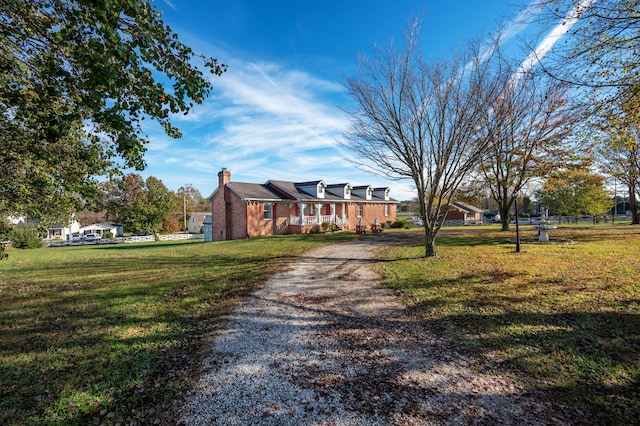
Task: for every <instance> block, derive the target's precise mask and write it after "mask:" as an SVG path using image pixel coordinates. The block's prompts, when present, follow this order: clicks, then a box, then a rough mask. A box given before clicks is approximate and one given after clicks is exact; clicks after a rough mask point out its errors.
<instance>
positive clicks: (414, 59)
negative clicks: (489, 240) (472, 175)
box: [344, 19, 501, 257]
mask: <svg viewBox="0 0 640 426" xmlns="http://www.w3.org/2000/svg"><path fill="white" fill-rule="evenodd" d="M419 32H420V20H418V19H416V20H414V21H412V22H410V24H409V25H408V29H407V32H406V34H405V40H404V45H403V46H402V48H401V49H397V48H396V47H395V46H394V44H393V42H390V43H389V44H388V45H386V46H383V47H380V46H376V47H375V50H374V55H373V58H372V59H368V58H366V57H364V56H361V57H359V58H358V69H357V73H356V75H355V76H353V77H348V78H347V79H346V82H345V87H346V89H347V90H348V92H349V94H350V95H351V97H352V98H353V100H354V102H355V105H356V107H355V108H353V109H350V110H347V111H346V112H347V113H348V114H349V117H350V119H351V127H350V129H349V130H348V132H346V133H345V142H344V144H345V145H346V147H347V148H349V149H351V150H352V151H353V152H354V153H355V154H356V162H357V163H358V165H359V166H361V167H363V168H365V169H367V170H370V171H372V172H374V173H378V174H381V175H383V176H386V177H388V178H392V179H410V180H412V181H413V183H414V184H415V187H416V189H417V192H418V202H419V204H420V216H421V217H422V219H423V222H424V229H425V256H426V257H430V256H435V255H436V246H435V238H436V234H437V233H438V231H439V230H440V228H441V226H442V222H443V220H444V217H445V215H446V210H447V208H448V207H447V206H448V204H449V202H450V200H451V197H452V196H453V194H454V192H455V191H456V189H457V187H458V186H459V185H460V183H461V182H462V181H463V179H464V178H465V176H466V175H467V174H468V173H469V172H470V171H471V170H473V169H474V168H475V167H476V166H477V164H478V161H479V159H480V158H481V156H482V154H483V153H484V150H485V148H486V144H487V140H486V138H479V137H478V129H479V127H480V123H481V122H482V120H483V118H484V117H486V109H487V106H488V105H489V104H490V102H487V100H488V99H491V98H495V96H496V95H497V94H498V93H499V92H500V89H501V88H499V87H498V86H497V84H496V83H497V82H495V81H494V82H493V83H490V82H488V80H487V78H488V76H489V73H488V63H487V61H485V60H484V59H485V58H484V52H483V51H481V49H480V48H479V43H478V44H477V45H474V46H475V47H473V46H471V47H468V48H467V49H465V50H464V51H463V52H462V53H461V54H457V55H454V57H453V59H451V60H448V61H445V60H432V61H427V60H426V59H425V58H424V56H423V55H422V53H421V50H420V48H419V46H418V41H419V37H418V35H419Z"/></svg>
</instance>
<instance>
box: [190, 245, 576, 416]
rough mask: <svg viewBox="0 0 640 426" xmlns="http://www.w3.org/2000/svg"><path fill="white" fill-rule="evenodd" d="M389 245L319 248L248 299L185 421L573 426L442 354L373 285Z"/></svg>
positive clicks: (513, 384)
mask: <svg viewBox="0 0 640 426" xmlns="http://www.w3.org/2000/svg"><path fill="white" fill-rule="evenodd" d="M387 240H388V237H386V236H369V237H368V238H363V239H361V240H358V241H354V242H349V243H345V244H340V245H334V246H327V247H323V248H321V249H318V250H315V251H313V252H311V253H309V254H307V255H305V256H304V257H302V258H301V259H300V260H299V261H298V262H297V263H295V264H293V265H291V268H290V270H288V271H286V272H283V273H281V274H279V275H277V276H274V277H273V278H272V279H271V280H270V281H269V282H268V283H267V284H266V285H265V286H264V287H263V288H262V289H260V290H259V291H257V292H256V293H254V294H253V295H252V296H251V297H250V298H249V300H247V302H246V304H244V305H243V306H242V307H241V308H239V309H238V310H237V311H236V312H234V313H233V314H232V315H231V317H230V321H229V323H228V325H227V326H226V327H225V328H224V329H223V331H222V332H221V333H220V334H219V335H218V337H217V338H216V340H215V342H214V344H213V347H212V348H211V355H210V356H209V357H208V358H207V359H206V360H205V366H204V367H205V368H204V371H205V374H204V375H203V376H202V377H201V380H200V383H199V384H198V386H197V387H196V389H195V390H194V391H193V392H192V393H191V394H190V395H189V397H188V399H187V403H186V405H185V406H184V410H183V412H182V414H181V422H182V423H183V424H187V425H212V424H220V425H254V424H260V425H389V424H391V425H394V424H395V425H412V424H414V425H442V424H486V425H495V424H534V425H535V424H545V425H546V424H567V423H570V422H568V421H567V420H566V419H563V418H562V417H561V415H559V414H558V412H557V411H558V407H551V406H548V405H546V404H544V403H542V402H540V401H536V400H535V398H534V397H533V396H531V395H530V394H527V393H526V392H525V391H524V387H523V385H522V384H520V383H518V382H517V381H515V380H514V379H513V378H510V377H507V376H502V375H500V374H497V373H494V372H492V371H491V370H490V369H487V368H481V367H482V366H481V365H480V361H478V360H474V359H470V358H466V357H463V356H461V355H459V354H457V353H455V352H454V351H452V350H450V349H449V348H448V347H447V342H446V341H445V340H442V339H438V338H435V337H434V336H433V335H431V334H430V333H429V330H425V329H424V328H423V327H421V326H420V325H419V324H418V323H417V322H416V321H414V320H413V319H412V317H411V315H410V314H409V313H408V312H406V310H405V309H404V308H403V306H402V304H401V303H400V302H399V300H398V298H397V297H396V296H395V295H394V294H393V292H391V291H389V290H387V289H384V288H381V287H379V286H378V283H379V277H378V276H377V275H376V274H375V273H374V272H373V270H372V268H371V265H372V262H373V260H372V259H371V258H372V255H373V251H374V250H375V249H376V248H377V247H379V245H380V244H385V243H388V241H387ZM554 412H555V413H554Z"/></svg>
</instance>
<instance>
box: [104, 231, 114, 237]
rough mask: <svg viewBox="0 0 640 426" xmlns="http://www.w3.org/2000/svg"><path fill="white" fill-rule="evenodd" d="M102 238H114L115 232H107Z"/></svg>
mask: <svg viewBox="0 0 640 426" xmlns="http://www.w3.org/2000/svg"><path fill="white" fill-rule="evenodd" d="M102 238H113V232H105V233H103V234H102Z"/></svg>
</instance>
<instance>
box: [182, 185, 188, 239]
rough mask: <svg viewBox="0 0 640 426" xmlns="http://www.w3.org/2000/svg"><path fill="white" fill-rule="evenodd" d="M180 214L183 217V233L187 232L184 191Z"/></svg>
mask: <svg viewBox="0 0 640 426" xmlns="http://www.w3.org/2000/svg"><path fill="white" fill-rule="evenodd" d="M182 214H183V217H184V228H183V229H184V233H185V234H186V233H187V197H186V195H185V193H184V192H183V193H182Z"/></svg>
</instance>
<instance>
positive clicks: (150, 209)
mask: <svg viewBox="0 0 640 426" xmlns="http://www.w3.org/2000/svg"><path fill="white" fill-rule="evenodd" d="M173 206H174V204H173V195H172V193H171V191H169V190H168V189H167V187H166V186H165V185H164V184H163V183H162V181H161V180H160V179H158V178H155V177H153V176H150V177H148V178H147V180H146V181H145V190H144V191H143V192H141V193H140V194H139V196H138V198H137V199H136V201H135V203H134V205H133V207H134V212H133V214H134V217H135V223H133V226H132V227H131V229H132V230H133V231H145V230H149V231H153V233H154V234H155V235H156V237H157V234H158V233H159V232H160V230H161V229H162V223H163V220H164V219H166V218H167V217H169V216H170V215H171V213H172V212H173Z"/></svg>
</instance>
